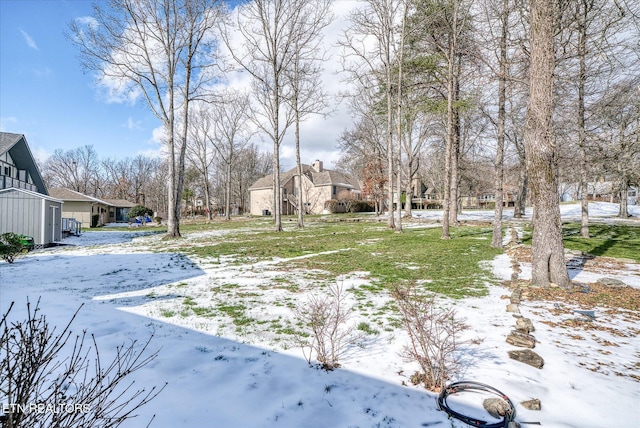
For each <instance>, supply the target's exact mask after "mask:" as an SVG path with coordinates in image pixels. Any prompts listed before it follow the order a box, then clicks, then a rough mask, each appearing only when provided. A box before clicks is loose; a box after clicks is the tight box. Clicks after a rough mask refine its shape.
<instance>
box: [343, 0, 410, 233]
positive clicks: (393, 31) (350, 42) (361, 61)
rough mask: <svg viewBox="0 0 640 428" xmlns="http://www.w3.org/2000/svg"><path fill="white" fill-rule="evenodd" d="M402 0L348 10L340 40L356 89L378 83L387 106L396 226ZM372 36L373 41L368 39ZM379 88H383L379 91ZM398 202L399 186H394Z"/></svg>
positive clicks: (372, 0) (370, 1) (391, 223)
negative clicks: (396, 69) (397, 90)
mask: <svg viewBox="0 0 640 428" xmlns="http://www.w3.org/2000/svg"><path fill="white" fill-rule="evenodd" d="M402 4H403V1H402V0H389V1H387V0H367V1H366V2H365V4H364V7H363V8H362V9H356V10H354V11H352V12H351V15H350V21H351V26H350V27H349V28H348V29H347V30H346V31H345V32H344V35H343V39H342V40H341V41H340V44H341V45H342V47H343V49H344V59H343V61H344V68H345V70H346V71H348V72H349V74H350V75H351V79H352V80H353V81H354V82H356V83H357V84H358V86H359V88H358V90H360V89H364V90H369V89H370V88H372V87H379V88H380V89H382V90H384V95H383V100H384V105H385V106H386V122H385V126H386V130H385V134H386V135H385V143H386V144H385V145H386V161H387V186H388V189H387V194H388V196H387V204H388V210H389V218H388V222H387V225H388V227H389V228H390V229H395V227H396V226H395V218H394V213H393V198H394V184H393V183H394V180H393V179H394V171H395V170H394V163H395V158H394V151H395V150H394V138H393V136H394V118H393V112H394V106H393V104H394V103H393V94H394V92H393V88H394V86H395V85H396V81H395V80H394V76H393V69H394V67H395V66H396V62H397V58H396V55H397V53H398V42H399V38H398V37H399V36H398V28H397V25H396V24H397V22H398V19H399V17H400V14H403V13H404V9H402V8H401V5H402ZM371 40H373V42H374V43H373V44H371V43H370V41H371ZM381 92H382V91H381ZM397 196H398V200H397V202H398V205H400V189H397Z"/></svg>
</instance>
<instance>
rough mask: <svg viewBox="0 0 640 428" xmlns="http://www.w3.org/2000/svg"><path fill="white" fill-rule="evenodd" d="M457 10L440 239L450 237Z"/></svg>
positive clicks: (450, 57)
mask: <svg viewBox="0 0 640 428" xmlns="http://www.w3.org/2000/svg"><path fill="white" fill-rule="evenodd" d="M457 11H458V8H457V7H455V6H454V12H453V21H452V24H453V30H452V31H451V39H450V40H449V51H448V55H447V60H448V63H447V143H446V148H445V162H444V177H445V183H444V202H443V213H442V237H441V238H442V239H451V235H450V234H449V222H450V218H449V215H450V212H451V204H452V203H457V201H453V202H452V195H451V189H452V188H453V185H454V184H453V183H452V181H453V180H452V178H453V173H452V169H453V156H454V153H453V151H454V150H455V141H454V140H455V123H454V121H455V115H454V102H455V99H454V98H455V97H454V90H455V87H456V86H455V55H456V47H457V33H458V28H457Z"/></svg>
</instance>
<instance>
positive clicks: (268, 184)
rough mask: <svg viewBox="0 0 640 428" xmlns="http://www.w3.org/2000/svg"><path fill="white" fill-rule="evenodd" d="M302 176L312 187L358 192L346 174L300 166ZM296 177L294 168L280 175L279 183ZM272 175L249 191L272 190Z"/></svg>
mask: <svg viewBox="0 0 640 428" xmlns="http://www.w3.org/2000/svg"><path fill="white" fill-rule="evenodd" d="M302 174H304V175H305V176H306V177H307V178H308V179H309V181H311V182H312V183H313V185H314V186H316V187H319V186H343V187H347V188H350V189H354V190H360V186H359V185H358V183H357V182H355V181H354V180H352V179H351V178H349V177H348V176H347V175H346V174H343V173H341V172H338V171H334V170H331V169H323V170H322V171H320V172H318V171H316V170H315V169H314V168H313V167H312V166H311V165H306V164H302ZM297 175H298V168H297V167H294V168H292V169H290V170H289V171H286V172H283V173H281V174H280V183H282V184H284V183H286V182H287V181H289V180H291V178H293V177H295V176H297ZM272 188H273V174H269V175H265V176H264V177H262V178H260V179H259V180H258V181H256V182H255V183H253V185H252V186H251V187H249V190H259V189H272Z"/></svg>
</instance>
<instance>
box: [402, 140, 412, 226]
mask: <svg viewBox="0 0 640 428" xmlns="http://www.w3.org/2000/svg"><path fill="white" fill-rule="evenodd" d="M407 137H408V138H409V139H411V136H410V135H408V136H407ZM409 145H410V143H408V144H407V147H408V150H407V151H409V150H411V147H410V146H409ZM407 158H408V159H407V171H408V174H407V186H406V187H405V189H406V190H405V195H406V197H405V201H406V202H405V204H404V216H405V217H406V218H409V219H410V218H411V217H413V214H412V212H411V211H412V209H413V207H412V206H411V205H412V202H413V185H412V184H413V175H414V174H413V169H414V168H413V165H414V160H413V156H412V155H409V156H407Z"/></svg>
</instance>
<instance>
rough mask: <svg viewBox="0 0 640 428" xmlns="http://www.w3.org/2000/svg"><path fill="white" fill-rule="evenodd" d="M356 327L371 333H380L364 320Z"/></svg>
mask: <svg viewBox="0 0 640 428" xmlns="http://www.w3.org/2000/svg"><path fill="white" fill-rule="evenodd" d="M357 329H358V330H360V331H363V332H365V333H367V334H371V335H376V334H379V333H380V331H378V330H376V329H375V328H372V327H371V326H370V325H369V323H368V322H364V321H362V322H361V323H359V324H358V327H357Z"/></svg>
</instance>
